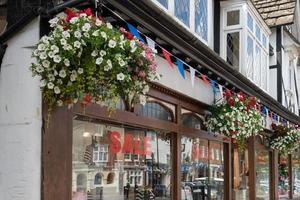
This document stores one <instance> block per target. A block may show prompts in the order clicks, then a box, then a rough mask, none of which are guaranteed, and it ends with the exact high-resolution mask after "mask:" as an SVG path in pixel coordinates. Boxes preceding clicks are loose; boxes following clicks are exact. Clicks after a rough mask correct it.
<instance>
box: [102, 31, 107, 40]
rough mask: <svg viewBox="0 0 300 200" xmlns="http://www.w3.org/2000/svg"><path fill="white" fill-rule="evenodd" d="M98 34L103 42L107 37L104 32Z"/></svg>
mask: <svg viewBox="0 0 300 200" xmlns="http://www.w3.org/2000/svg"><path fill="white" fill-rule="evenodd" d="M100 34H101V37H103V38H104V39H105V40H106V39H107V35H106V33H105V32H101V33H100Z"/></svg>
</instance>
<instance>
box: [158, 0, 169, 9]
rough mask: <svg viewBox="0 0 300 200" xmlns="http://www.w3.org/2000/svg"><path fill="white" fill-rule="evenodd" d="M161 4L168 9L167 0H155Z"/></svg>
mask: <svg viewBox="0 0 300 200" xmlns="http://www.w3.org/2000/svg"><path fill="white" fill-rule="evenodd" d="M157 1H158V2H159V3H160V4H161V5H163V6H164V7H165V8H167V9H168V0H157Z"/></svg>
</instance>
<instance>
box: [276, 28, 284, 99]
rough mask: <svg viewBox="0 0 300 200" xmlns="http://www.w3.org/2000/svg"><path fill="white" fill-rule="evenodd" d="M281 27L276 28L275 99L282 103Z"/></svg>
mask: <svg viewBox="0 0 300 200" xmlns="http://www.w3.org/2000/svg"><path fill="white" fill-rule="evenodd" d="M281 47H282V27H281V26H279V27H277V28H276V52H277V101H278V102H279V103H281V104H282V83H283V80H282V53H281Z"/></svg>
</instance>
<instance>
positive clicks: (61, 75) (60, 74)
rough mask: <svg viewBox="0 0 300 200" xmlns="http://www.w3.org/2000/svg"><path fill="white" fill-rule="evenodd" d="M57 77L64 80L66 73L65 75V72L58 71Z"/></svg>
mask: <svg viewBox="0 0 300 200" xmlns="http://www.w3.org/2000/svg"><path fill="white" fill-rule="evenodd" d="M59 76H60V77H61V78H65V77H66V76H67V73H66V71H65V70H63V69H62V70H60V71H59Z"/></svg>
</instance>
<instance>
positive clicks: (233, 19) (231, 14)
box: [227, 10, 240, 26]
mask: <svg viewBox="0 0 300 200" xmlns="http://www.w3.org/2000/svg"><path fill="white" fill-rule="evenodd" d="M239 24H240V10H232V11H228V12H227V26H233V25H239Z"/></svg>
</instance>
